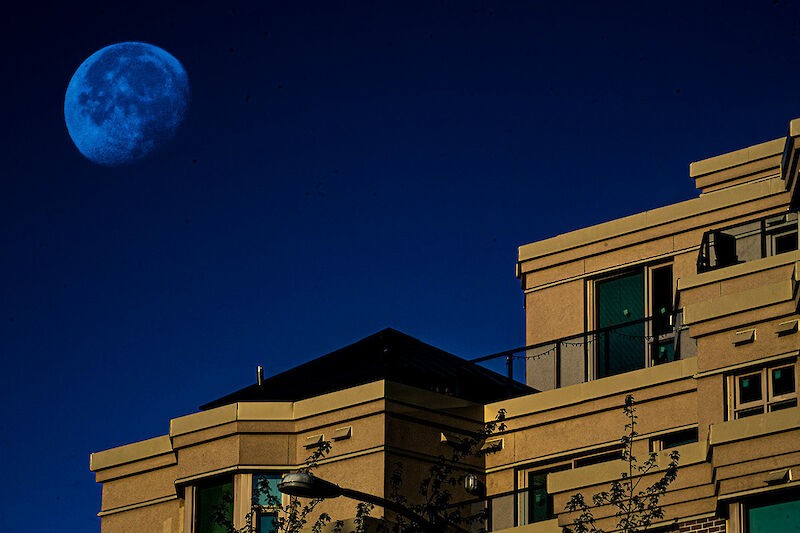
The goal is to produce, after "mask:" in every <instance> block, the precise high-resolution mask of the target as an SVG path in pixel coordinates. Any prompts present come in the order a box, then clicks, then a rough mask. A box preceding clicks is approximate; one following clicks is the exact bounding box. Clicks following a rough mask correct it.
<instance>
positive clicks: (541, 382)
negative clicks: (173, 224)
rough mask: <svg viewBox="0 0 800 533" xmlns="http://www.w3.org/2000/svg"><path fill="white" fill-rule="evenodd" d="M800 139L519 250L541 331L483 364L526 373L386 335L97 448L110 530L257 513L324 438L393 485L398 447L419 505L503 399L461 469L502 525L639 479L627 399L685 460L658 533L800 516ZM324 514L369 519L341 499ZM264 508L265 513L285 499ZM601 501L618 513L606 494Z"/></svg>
mask: <svg viewBox="0 0 800 533" xmlns="http://www.w3.org/2000/svg"><path fill="white" fill-rule="evenodd" d="M798 137H800V120H794V121H792V122H791V123H790V124H789V132H788V135H787V136H785V137H782V138H779V139H776V140H774V141H770V142H766V143H762V144H758V145H755V146H751V147H749V148H745V149H743V150H738V151H735V152H732V153H728V154H724V155H721V156H718V157H714V158H711V159H707V160H704V161H699V162H696V163H693V164H692V165H691V166H690V175H691V177H692V178H693V179H694V180H695V183H696V185H697V188H698V189H699V191H700V194H699V197H698V198H695V199H692V200H688V201H685V202H681V203H678V204H674V205H670V206H666V207H663V208H659V209H655V210H652V211H648V212H644V213H640V214H637V215H633V216H630V217H625V218H622V219H619V220H614V221H611V222H607V223H604V224H599V225H597V226H593V227H590V228H585V229H581V230H577V231H573V232H570V233H566V234H563V235H559V236H557V237H554V238H551V239H547V240H544V241H540V242H535V243H531V244H527V245H524V246H521V247H520V249H519V259H518V263H517V275H518V277H519V279H520V280H521V283H522V289H523V291H524V298H525V305H526V342H527V346H526V347H524V348H522V349H519V350H513V351H509V352H504V353H502V354H498V355H497V356H496V357H493V358H490V359H489V360H487V361H480V363H481V364H491V363H493V362H498V361H499V362H501V363H503V364H505V363H507V364H508V369H509V371H510V372H512V371H513V373H514V375H513V377H515V378H517V380H520V381H524V382H525V384H526V385H527V386H525V385H523V384H522V383H518V382H516V381H513V380H510V379H508V378H506V377H503V376H499V375H497V374H494V373H492V372H488V371H483V370H478V369H477V365H475V364H470V363H464V362H463V361H461V360H458V359H457V358H454V357H453V356H451V355H450V354H445V353H444V352H441V351H440V350H436V349H435V348H433V347H430V346H428V345H425V344H424V343H420V342H419V341H416V340H414V339H410V338H408V337H406V336H404V335H402V334H399V333H398V332H394V331H392V330H387V331H385V332H381V333H379V334H377V335H375V336H373V337H370V338H368V339H365V340H364V341H361V343H356V345H353V346H351V347H347V348H345V349H343V350H340V351H338V352H334V353H333V354H329V355H328V356H325V357H323V358H321V359H319V360H317V361H318V363H316V364H317V366H313V365H312V364H311V363H309V365H311V366H307V365H303V366H302V367H299V368H298V369H295V371H290V373H287V375H280V376H275V377H273V378H269V379H268V380H266V381H264V382H263V383H260V384H256V385H254V386H251V387H248V388H246V389H243V390H241V391H238V392H236V393H233V394H231V395H229V396H227V397H225V398H222V399H220V400H217V401H215V402H212V403H210V404H208V405H207V406H204V408H203V409H202V410H201V411H200V412H198V413H195V414H191V415H188V416H185V417H180V418H176V419H173V420H172V421H171V423H170V430H169V433H168V434H165V435H164V436H161V437H158V438H155V439H150V440H147V441H142V442H138V443H134V444H131V445H128V446H122V447H120V448H114V449H111V450H106V451H103V452H98V453H95V454H92V457H91V468H92V470H93V471H94V472H95V473H96V477H97V481H98V482H100V483H102V485H103V491H102V504H101V512H100V516H101V517H102V521H101V522H102V529H103V531H104V532H115V531H146V532H149V531H154V532H175V533H203V532H205V531H213V528H211V529H209V528H210V527H211V526H209V525H208V523H209V521H210V518H209V512H210V511H209V509H210V507H209V505H210V504H209V503H208V502H218V501H220V498H221V496H220V495H221V494H228V495H230V496H229V498H228V500H227V501H229V502H230V510H229V512H230V516H231V518H232V520H233V521H234V522H235V523H236V524H237V525H238V526H242V525H244V521H245V517H246V514H247V512H249V511H250V510H251V509H252V506H251V504H252V501H253V487H254V486H266V485H269V486H272V485H274V484H275V483H276V482H277V480H278V479H279V477H280V475H281V474H282V473H285V472H288V471H292V470H295V469H297V468H299V467H301V466H302V465H303V461H304V458H305V457H306V456H307V455H308V454H309V453H310V452H312V451H313V450H314V449H315V446H317V445H318V444H319V443H320V442H322V441H327V440H331V441H332V443H333V444H332V450H331V453H330V454H329V455H327V456H326V457H325V458H324V459H323V460H321V461H320V465H319V467H318V470H317V473H318V475H319V476H320V477H324V478H326V479H329V480H331V481H334V482H337V483H339V484H341V485H343V486H349V487H354V488H357V489H359V490H361V491H364V492H368V493H371V494H375V495H378V496H388V495H389V492H390V490H391V487H390V479H389V472H390V471H391V469H392V465H395V464H397V463H398V462H401V463H403V464H404V465H405V475H406V478H407V479H406V480H405V481H406V482H407V486H408V489H407V490H408V496H409V497H410V498H412V499H413V497H414V494H415V491H414V488H413V487H415V483H416V481H418V479H419V478H420V477H421V476H422V475H424V472H425V471H426V468H427V467H428V466H429V465H430V464H431V463H432V462H433V461H435V459H436V457H437V456H439V455H441V454H442V453H443V450H446V449H447V447H448V445H449V444H448V441H451V442H452V441H453V439H457V438H458V436H459V435H467V434H470V432H474V431H475V430H476V429H477V428H480V427H481V426H482V424H483V423H485V422H486V421H488V420H491V419H493V418H494V416H495V415H496V413H497V412H498V411H499V410H501V409H503V410H505V412H506V413H507V421H506V424H507V429H506V430H505V431H503V432H501V433H499V434H497V435H495V436H493V437H492V439H493V441H492V443H491V446H488V447H487V451H488V452H487V453H485V454H482V455H481V456H479V457H478V458H476V459H475V460H473V461H471V462H468V463H465V464H464V465H463V471H465V472H466V471H470V472H472V473H475V474H477V475H478V476H479V477H480V479H481V480H482V482H483V483H484V484H485V487H486V491H485V496H484V497H482V498H480V499H479V501H475V502H473V504H472V505H473V506H482V507H485V508H486V509H487V514H488V518H487V520H486V523H485V524H484V525H485V526H486V527H487V528H488V529H489V530H491V531H499V530H505V529H515V530H519V532H520V533H556V532H560V531H561V530H562V527H564V526H568V525H569V524H570V522H571V520H572V519H573V518H574V516H573V515H571V514H570V513H567V512H565V511H564V506H565V504H566V502H567V500H568V499H569V497H570V496H571V495H573V494H576V493H582V494H584V495H586V496H587V497H588V496H590V495H591V494H593V493H595V492H597V491H599V490H602V489H604V488H605V487H607V486H608V484H609V483H610V482H611V481H613V480H614V479H618V477H619V475H620V472H621V470H622V468H621V467H622V466H623V462H622V461H620V451H621V444H620V440H619V439H620V436H621V434H622V433H623V431H624V424H625V418H624V416H623V415H622V412H621V406H622V405H623V402H624V398H625V396H626V395H628V394H632V395H634V397H635V398H636V401H637V408H638V415H639V425H638V428H637V429H638V432H639V435H638V436H637V438H636V440H635V441H634V443H633V449H634V453H635V454H636V455H637V456H638V457H646V456H648V454H649V453H651V452H655V453H657V454H659V461H660V463H659V464H660V465H661V466H660V468H662V469H663V468H664V467H665V466H666V459H665V456H666V454H667V453H668V452H670V451H673V450H675V451H679V452H680V456H681V459H680V468H679V472H678V477H677V480H676V481H675V482H674V483H673V484H672V485H671V486H670V488H669V490H668V492H667V493H666V495H665V496H664V498H663V500H662V501H663V510H664V512H665V517H664V519H663V520H662V521H661V522H660V523H659V524H656V526H657V527H658V528H661V529H660V530H663V531H680V532H689V531H691V532H722V531H727V532H730V533H760V532H766V531H776V532H782V531H790V532H791V531H798V530H800V529H799V528H800V407H798V398H797V384H798V382H799V381H800V370H798V354H799V353H800V335H798V318H800V315H799V314H798V303H799V292H800V291H799V290H798V289H799V288H800V252H798V214H797V209H798V204H800V202H799V199H798V195H799V194H800V193H798V192H797V181H798V179H797V174H798V162H799V161H800V144H799V143H798V141H797V139H798ZM354 347H355V348H354ZM348 350H349V351H348ZM342 352H344V353H342ZM366 360H369V361H372V360H379V363H375V364H374V365H365V364H364V361H366ZM319 361H321V363H319ZM312 363H314V362H312ZM304 367H305V368H304ZM353 369H359V370H358V371H354V370H353ZM343 374H346V376H343ZM347 376H349V377H347ZM658 475H659V471H656V472H654V473H653V474H652V475H651V476H650V477H649V478H648V479H645V480H643V483H645V484H647V483H649V482H650V481H651V480H652V479H655V478H656V477H658ZM270 484H272V485H270ZM457 498H462V499H465V500H466V499H469V498H470V496H469V495H467V494H458V495H457ZM321 509H323V510H325V511H327V512H329V513H330V514H331V515H332V516H333V517H335V518H343V519H346V518H351V517H352V516H353V514H354V506H353V502H352V501H348V500H345V499H341V498H339V499H335V500H329V501H325V502H324V504H323V505H322V507H321ZM258 514H259V515H260V516H259V519H260V520H263V521H264V522H263V523H264V524H265V525H264V526H263V529H267V528H268V526H269V521H270V520H271V519H272V518H271V516H272V515H271V511H270V507H269V505H267V504H266V502H264V505H262V506H261V507H260V508H259V513H258ZM374 514H377V515H380V514H381V510H380V509H378V510H376V511H375V513H374ZM596 516H598V517H599V523H598V525H599V526H602V527H604V528H606V529H607V530H612V529H613V517H610V516H609V512H608V510H607V509H597V510H596Z"/></svg>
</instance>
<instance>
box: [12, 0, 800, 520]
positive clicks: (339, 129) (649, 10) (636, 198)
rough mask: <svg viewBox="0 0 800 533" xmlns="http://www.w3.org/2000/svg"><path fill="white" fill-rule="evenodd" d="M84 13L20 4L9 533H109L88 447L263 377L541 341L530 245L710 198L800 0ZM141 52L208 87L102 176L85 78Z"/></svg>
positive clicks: (772, 129) (767, 116) (791, 96)
mask: <svg viewBox="0 0 800 533" xmlns="http://www.w3.org/2000/svg"><path fill="white" fill-rule="evenodd" d="M63 4H64V5H61V6H57V7H56V6H46V5H43V4H42V3H36V4H35V5H34V6H33V7H26V8H22V7H16V8H13V9H16V10H17V11H13V10H12V11H8V9H7V8H6V11H5V12H4V14H3V17H2V18H0V30H2V31H0V43H1V44H2V46H3V50H4V55H5V57H6V60H5V67H6V70H5V75H4V80H3V83H2V94H3V96H4V98H3V100H4V101H5V105H3V106H2V128H3V139H2V143H0V162H1V163H0V164H2V167H0V183H1V185H0V187H2V188H0V246H1V248H0V250H2V261H0V269H1V272H0V273H1V274H2V278H0V279H2V284H1V285H0V301H1V302H2V307H0V379H1V380H2V387H0V395H2V396H0V399H1V400H2V402H3V405H4V406H5V413H4V416H3V419H2V422H1V423H0V430H1V431H2V438H0V461H2V466H3V470H4V472H5V474H6V482H5V483H3V484H2V485H0V502H2V503H3V508H5V509H7V510H10V511H7V512H3V513H0V531H22V530H27V529H29V528H30V527H36V529H37V530H40V531H77V532H82V531H97V530H98V529H99V521H98V519H97V518H96V516H95V514H96V513H97V511H98V510H99V505H100V500H99V488H98V486H96V485H95V484H94V481H93V475H92V474H91V473H90V472H89V470H88V454H89V453H90V452H92V451H97V450H101V449H105V448H108V447H112V446H116V445H121V444H126V443H129V442H132V441H137V440H141V439H145V438H148V437H152V436H155V435H159V434H164V433H166V432H167V431H168V429H169V425H168V421H169V419H170V418H172V417H176V416H180V415H184V414H187V413H190V412H193V411H195V410H196V408H197V406H198V405H200V404H202V403H205V402H208V401H210V400H213V399H215V398H217V397H219V396H222V395H224V394H227V393H229V392H231V391H233V390H235V389H238V388H240V387H243V386H245V385H248V384H250V383H251V382H253V380H254V379H255V366H256V365H257V364H264V365H265V367H266V370H267V373H268V374H273V373H277V372H279V371H281V370H284V369H286V368H288V367H290V366H293V365H296V364H298V363H300V362H303V361H306V360H308V359H310V358H312V357H315V356H317V355H321V354H323V353H327V352H328V351H331V350H333V349H336V348H339V347H341V346H343V345H345V344H348V343H351V342H353V341H356V340H358V339H360V338H362V337H364V336H367V335H369V334H371V333H373V332H375V331H377V330H379V329H382V328H384V327H387V326H392V327H395V328H397V329H400V330H402V331H404V332H406V333H409V334H411V335H413V336H416V337H418V338H420V339H422V340H424V341H426V342H429V343H432V344H434V345H436V346H439V347H441V348H443V349H446V350H449V351H451V352H453V353H456V354H458V355H461V356H464V357H477V356H480V355H484V354H487V353H492V352H497V351H500V350H503V349H507V348H512V347H516V346H519V345H521V344H523V341H524V330H523V309H522V296H521V292H520V290H519V285H518V281H517V280H516V279H515V277H514V263H515V257H516V249H517V246H519V245H521V244H524V243H527V242H531V241H534V240H538V239H541V238H545V237H548V236H552V235H555V234H558V233H563V232H565V231H569V230H572V229H575V228H579V227H583V226H586V225H590V224H594V223H597V222H602V221H605V220H609V219H612V218H617V217H620V216H623V215H627V214H631V213H634V212H639V211H643V210H646V209H649V208H653V207H658V206H662V205H665V204H669V203H674V202H677V201H681V200H684V199H688V198H691V197H693V196H695V191H694V188H693V183H692V181H691V180H690V179H689V177H688V164H689V162H690V161H693V160H698V159H702V158H705V157H709V156H713V155H717V154H720V153H723V152H726V151H730V150H734V149H737V148H741V147H744V146H748V145H751V144H755V143H758V142H762V141H766V140H769V139H772V138H776V137H779V136H781V135H784V134H785V132H786V128H787V124H788V121H789V120H790V119H791V118H795V117H798V116H800V94H799V93H800V91H798V87H800V74H799V73H798V61H797V52H796V51H797V50H798V45H800V34H799V33H798V26H799V24H800V9H798V3H797V2H790V1H786V0H780V1H773V2H768V1H767V2H741V3H737V2H730V1H728V2H701V1H695V2H684V3H680V2H665V3H658V4H657V3H653V2H608V3H605V2H570V3H560V2H558V3H557V2H551V3H545V2H513V1H506V2H488V1H487V2H475V1H466V0H465V1H458V2H455V1H453V2H439V1H433V0H427V1H421V2H414V1H409V0H404V1H402V2H399V1H398V2H370V1H358V2H349V3H340V2H335V1H326V2H305V1H297V0H295V1H283V2H268V1H264V2H252V3H248V2H217V1H211V2H195V3H191V4H190V3H187V4H186V5H182V6H173V5H170V3H169V2H160V3H158V4H155V5H145V4H142V3H135V4H134V3H129V2H125V3H111V2H104V3H102V4H98V5H93V6H89V5H86V4H85V3H80V2H79V3H76V4H72V3H66V2H64V3H63ZM116 4H119V5H116ZM20 10H24V11H20ZM131 40H134V41H144V42H149V43H152V44H155V45H157V46H160V47H162V48H164V49H165V50H167V51H169V52H170V53H171V54H173V55H174V56H175V57H177V58H178V59H179V60H180V61H181V62H182V63H183V65H184V66H185V67H186V70H187V71H188V74H189V77H190V80H191V86H192V93H193V100H192V104H191V107H190V109H189V115H188V118H187V121H186V123H185V124H184V127H183V129H182V130H181V131H180V132H179V134H178V136H177V137H176V139H175V140H174V141H173V142H172V143H171V144H170V145H169V146H168V147H167V148H166V149H165V150H164V151H162V152H160V153H159V154H157V155H156V156H154V157H152V158H150V159H148V160H146V161H144V162H142V163H140V164H136V165H133V166H128V167H121V168H113V169H109V168H104V167H99V166H96V165H94V164H92V163H90V162H89V161H88V160H86V159H85V158H83V156H81V155H80V153H79V152H78V151H77V149H76V148H75V147H74V146H73V144H72V142H71V140H70V138H69V135H68V134H67V131H66V127H65V125H64V120H63V98H64V92H65V90H66V87H67V84H68V82H69V80H70V77H71V76H72V74H73V72H74V71H75V69H76V68H77V67H78V66H79V65H80V64H81V62H82V61H83V60H84V59H86V57H88V56H89V55H90V54H91V53H93V52H94V51H96V50H98V49H100V48H102V47H104V46H106V45H109V44H112V43H115V42H121V41H131ZM34 524H35V526H33V525H34Z"/></svg>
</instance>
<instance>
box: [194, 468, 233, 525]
mask: <svg viewBox="0 0 800 533" xmlns="http://www.w3.org/2000/svg"><path fill="white" fill-rule="evenodd" d="M195 494H196V501H195V515H194V525H195V527H194V531H196V532H197V533H227V531H228V528H227V527H226V525H225V521H228V522H231V521H232V520H233V480H232V479H230V478H225V479H221V480H215V481H212V482H209V483H206V484H203V485H200V486H198V487H197V491H196V493H195Z"/></svg>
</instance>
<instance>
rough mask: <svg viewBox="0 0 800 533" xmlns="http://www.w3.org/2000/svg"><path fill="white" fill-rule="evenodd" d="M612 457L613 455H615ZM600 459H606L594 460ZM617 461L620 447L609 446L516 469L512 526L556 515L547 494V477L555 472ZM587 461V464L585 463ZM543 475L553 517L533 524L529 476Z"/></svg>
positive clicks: (620, 453) (620, 450) (550, 496)
mask: <svg viewBox="0 0 800 533" xmlns="http://www.w3.org/2000/svg"><path fill="white" fill-rule="evenodd" d="M617 454H618V456H617V457H614V456H613V455H617ZM602 457H607V458H606V459H603V460H599V461H598V460H595V459H599V458H602ZM618 459H622V447H621V446H618V445H611V446H600V447H597V448H595V449H592V450H587V451H585V452H584V453H577V454H575V453H573V454H571V455H566V456H562V457H554V458H552V460H549V461H547V460H545V461H539V462H536V463H531V464H529V465H527V466H524V467H520V468H517V471H516V485H517V487H516V493H517V498H516V503H515V505H516V507H517V512H516V516H515V521H514V525H515V527H517V526H522V525H527V524H532V523H538V522H544V521H546V520H552V519H553V518H555V517H556V516H558V513H556V512H555V510H554V509H551V508H552V498H553V496H552V495H551V494H550V493H549V492H547V476H549V475H550V474H553V473H556V472H563V471H565V470H574V469H576V468H583V467H584V466H591V465H594V464H599V463H604V462H610V461H616V460H618ZM587 461H588V463H587ZM542 473H544V474H545V492H546V494H547V499H548V503H547V505H548V509H549V510H550V511H551V512H552V514H553V516H549V515H548V518H545V519H543V520H536V521H534V522H532V521H530V520H529V519H530V504H531V497H532V491H531V487H530V486H529V483H528V482H529V479H530V476H531V475H535V474H542Z"/></svg>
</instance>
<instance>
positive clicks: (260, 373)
mask: <svg viewBox="0 0 800 533" xmlns="http://www.w3.org/2000/svg"><path fill="white" fill-rule="evenodd" d="M256 382H257V383H258V386H259V387H260V386H261V385H263V384H264V367H263V366H261V365H258V366H257V367H256Z"/></svg>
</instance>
